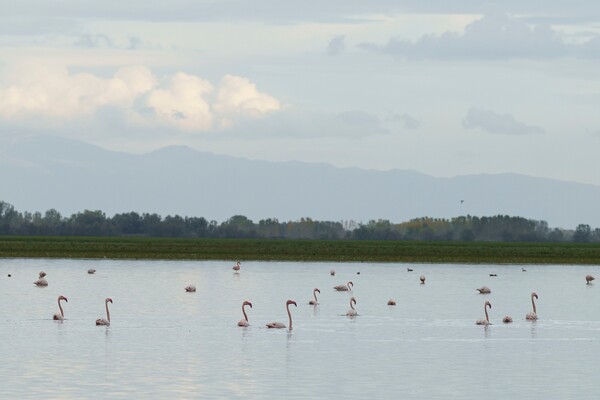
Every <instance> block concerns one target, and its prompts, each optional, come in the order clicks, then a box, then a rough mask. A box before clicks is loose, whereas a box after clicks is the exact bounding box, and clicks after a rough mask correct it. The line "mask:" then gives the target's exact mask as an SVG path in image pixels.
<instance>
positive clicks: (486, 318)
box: [483, 305, 490, 323]
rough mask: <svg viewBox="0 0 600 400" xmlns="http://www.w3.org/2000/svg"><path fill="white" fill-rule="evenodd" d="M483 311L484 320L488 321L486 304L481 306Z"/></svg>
mask: <svg viewBox="0 0 600 400" xmlns="http://www.w3.org/2000/svg"><path fill="white" fill-rule="evenodd" d="M483 311H485V320H486V321H487V322H488V323H489V322H490V317H489V316H488V312H487V305H484V306H483Z"/></svg>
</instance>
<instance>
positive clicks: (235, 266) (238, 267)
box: [231, 261, 241, 272]
mask: <svg viewBox="0 0 600 400" xmlns="http://www.w3.org/2000/svg"><path fill="white" fill-rule="evenodd" d="M240 268H241V265H240V262H239V261H238V262H237V263H236V264H235V265H234V266H233V267H231V269H232V270H234V271H235V272H239V270H240Z"/></svg>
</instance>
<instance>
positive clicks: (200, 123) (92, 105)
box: [0, 64, 281, 132]
mask: <svg viewBox="0 0 600 400" xmlns="http://www.w3.org/2000/svg"><path fill="white" fill-rule="evenodd" d="M105 108H111V109H115V110H119V111H120V113H121V114H122V115H123V116H124V117H125V119H126V121H127V122H128V123H133V124H136V125H139V126H152V125H157V126H162V127H168V128H174V129H175V130H179V131H183V132H202V131H207V130H211V129H213V128H214V126H215V123H216V121H220V122H221V123H224V121H227V123H228V124H232V123H234V121H235V120H236V119H237V118H240V117H243V118H250V119H255V118H259V117H261V116H263V115H264V114H266V113H269V112H272V111H277V110H279V109H280V108H281V105H280V102H279V101H278V100H277V99H275V98H274V97H273V96H270V95H268V94H266V93H262V92H260V91H258V89H257V88H256V85H255V84H254V83H252V82H251V81H250V80H249V79H247V78H244V77H240V76H233V75H226V76H225V77H224V78H223V79H222V81H221V82H220V84H219V85H218V87H217V88H216V89H215V87H214V86H213V85H212V84H211V83H210V82H209V81H207V80H205V79H202V78H200V77H198V76H195V75H191V74H185V73H182V72H179V73H176V74H174V75H171V76H166V77H162V78H158V77H156V76H155V75H154V74H153V73H152V71H150V70H149V69H148V68H146V67H143V66H131V67H124V68H121V69H119V70H117V71H116V73H115V74H114V75H113V76H112V77H109V78H105V77H101V76H97V75H94V74H91V73H70V72H69V71H68V70H67V68H64V67H49V66H40V65H31V64H28V65H26V66H16V67H14V68H12V69H11V70H10V71H8V72H7V73H6V74H5V75H4V76H2V77H0V119H2V120H3V122H10V123H12V124H17V125H18V123H23V124H26V125H28V126H31V125H32V124H35V123H36V122H37V123H38V126H46V124H47V123H52V124H54V125H64V124H68V123H69V122H70V121H75V120H77V121H81V120H84V119H92V118H94V117H95V116H96V114H97V113H99V112H100V111H101V110H102V109H105Z"/></svg>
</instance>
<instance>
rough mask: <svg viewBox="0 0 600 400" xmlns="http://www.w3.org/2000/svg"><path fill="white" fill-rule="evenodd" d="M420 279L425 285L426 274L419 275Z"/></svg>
mask: <svg viewBox="0 0 600 400" xmlns="http://www.w3.org/2000/svg"><path fill="white" fill-rule="evenodd" d="M419 279H420V280H421V285H424V284H425V275H421V276H420V277H419Z"/></svg>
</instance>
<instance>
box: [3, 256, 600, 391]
mask: <svg viewBox="0 0 600 400" xmlns="http://www.w3.org/2000/svg"><path fill="white" fill-rule="evenodd" d="M233 264H234V263H233V261H206V262H195V261H114V260H43V259H1V260H0V298H1V299H2V304H3V307H2V309H1V310H0V356H1V360H2V362H1V363H0V378H1V379H0V398H2V399H5V398H6V399H9V398H14V399H16V398H36V399H41V398H44V399H84V398H90V399H92V398H93V399H102V398H106V399H131V398H144V399H167V398H168V399H190V398H262V399H275V398H288V399H291V398H298V399H300V398H344V399H351V398H354V399H364V398H373V399H375V398H377V399H388V398H389V399H392V398H394V399H396V398H403V399H448V398H460V399H475V398H481V397H483V396H485V397H488V398H497V399H509V398H527V399H559V398H560V399H562V398H577V399H587V398H589V399H596V398H598V396H599V394H598V390H599V389H600V379H598V372H597V371H598V370H597V365H598V358H599V356H600V307H598V305H599V304H600V302H599V300H600V284H596V285H586V284H585V275H586V274H588V273H591V274H594V275H596V276H598V277H599V278H600V276H599V275H600V273H599V272H598V269H599V267H597V266H559V265H556V266H532V265H528V266H525V268H526V269H527V271H526V272H522V271H521V268H522V266H520V265H519V266H516V265H514V266H513V265H502V266H498V265H476V266H475V265H441V264H424V265H421V264H418V265H411V267H413V268H414V272H407V270H406V267H407V265H406V264H391V263H390V264H377V263H343V264H337V263H294V262H242V269H241V271H240V274H234V273H233V271H232V270H231V267H232V266H233ZM88 268H95V269H96V270H97V272H96V274H95V275H88V274H87V273H86V271H87V269H88ZM332 268H333V269H335V270H336V272H337V274H336V275H335V276H330V275H329V270H330V269H332ZM41 270H44V271H45V272H46V273H47V276H46V279H47V280H48V282H49V286H48V287H46V288H38V287H36V286H35V285H33V283H32V282H33V281H35V280H36V279H37V273H38V272H39V271H41ZM357 272H360V275H358V274H357ZM490 273H497V274H498V276H497V277H490V276H489V274H490ZM8 274H12V277H10V278H9V277H8V276H7V275H8ZM420 275H425V276H426V277H427V281H426V284H425V285H420V284H419V276H420ZM349 280H351V281H353V282H354V284H355V285H354V290H353V291H352V292H351V293H344V292H335V291H334V290H333V289H332V287H333V286H334V285H337V284H342V283H345V282H347V281H349ZM597 282H600V280H599V281H597ZM188 284H193V285H195V286H196V287H197V292H196V293H186V292H185V291H184V289H183V288H184V287H185V286H186V285H188ZM483 285H486V286H489V287H490V288H491V290H492V293H491V294H489V295H480V294H477V292H476V291H475V288H477V287H480V286H483ZM315 287H317V288H319V289H320V290H321V295H320V297H319V303H320V304H319V305H318V306H316V307H313V306H309V305H308V301H309V300H310V299H311V298H312V290H313V288H315ZM532 291H535V292H537V294H538V295H539V300H538V302H537V311H538V316H539V320H538V321H537V322H530V321H526V320H525V314H526V313H527V312H529V311H531V301H530V294H531V292H532ZM59 295H64V296H66V297H67V298H68V299H69V302H68V303H66V304H65V303H63V304H64V309H65V317H66V319H65V321H64V322H57V321H53V320H52V315H53V314H54V313H55V312H57V311H58V307H57V304H56V299H57V297H58V296H59ZM351 296H354V297H355V298H356V301H357V305H356V309H357V311H358V313H359V315H358V316H357V317H356V318H353V319H351V318H348V317H346V316H345V313H346V311H347V310H348V309H349V299H350V297H351ZM106 297H111V298H112V299H113V301H114V303H113V304H112V305H109V306H111V307H110V309H111V326H110V327H101V326H95V320H96V318H100V317H103V318H104V317H105V311H104V299H105V298H106ZM390 298H394V299H395V300H396V301H397V306H395V307H390V306H387V304H386V303H387V301H388V299H390ZM287 299H293V300H296V301H297V303H298V307H297V308H295V307H293V306H292V307H291V311H292V315H293V318H294V324H293V327H294V329H293V330H292V331H291V332H289V331H288V330H270V329H266V328H265V323H267V322H271V321H281V322H284V323H286V324H287V314H286V311H285V301H286V300H287ZM243 300H249V301H251V302H252V303H253V305H254V307H253V308H252V309H247V310H248V316H249V320H250V324H251V326H250V327H248V328H239V327H237V326H236V324H237V322H238V321H239V320H240V319H241V318H242V313H241V304H242V302H243ZM485 300H489V301H490V302H491V303H492V305H493V307H492V309H491V312H490V319H491V322H492V323H493V325H492V326H489V327H483V326H477V325H475V320H477V319H480V318H483V316H484V311H483V304H484V302H485ZM506 314H510V315H511V316H512V317H513V319H514V323H513V324H509V325H506V324H503V323H502V321H501V319H502V317H503V316H504V315H506Z"/></svg>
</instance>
